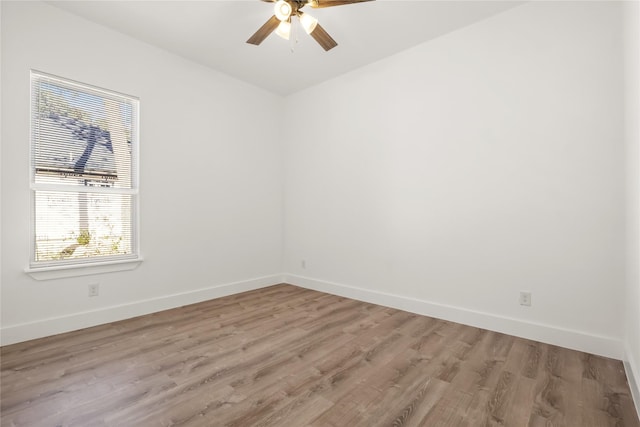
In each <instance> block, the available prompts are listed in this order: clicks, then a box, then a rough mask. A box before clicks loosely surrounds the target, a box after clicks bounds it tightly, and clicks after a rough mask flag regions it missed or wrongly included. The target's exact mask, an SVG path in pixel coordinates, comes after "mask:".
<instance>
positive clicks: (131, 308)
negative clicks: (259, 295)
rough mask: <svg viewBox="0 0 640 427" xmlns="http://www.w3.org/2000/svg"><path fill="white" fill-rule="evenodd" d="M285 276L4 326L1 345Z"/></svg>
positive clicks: (278, 280)
mask: <svg viewBox="0 0 640 427" xmlns="http://www.w3.org/2000/svg"><path fill="white" fill-rule="evenodd" d="M283 280H284V277H283V276H281V275H273V276H265V277H259V278H255V279H250V280H244V281H240V282H234V283H226V284H223V285H218V286H212V287H209V288H203V289H198V290H195V291H190V292H184V293H179V294H173V295H166V296H162V297H158V298H152V299H148V300H142V301H136V302H133V303H128V304H122V305H118V306H112V307H105V308H101V309H99V310H92V311H85V312H80V313H74V314H70V315H67V316H60V317H54V318H49V319H42V320H38V321H35V322H29V323H22V324H18V325H10V326H5V327H3V328H2V329H1V330H0V343H1V345H9V344H15V343H18V342H22V341H28V340H32V339H36V338H42V337H46V336H50V335H57V334H61V333H64V332H70V331H74V330H78V329H84V328H88V327H91V326H97V325H102V324H105V323H111V322H116V321H119V320H124V319H130V318H132V317H137V316H142V315H145V314H150V313H156V312H158V311H162V310H168V309H171V308H176V307H181V306H183V305H189V304H194V303H197V302H202V301H207V300H210V299H215V298H220V297H224V296H228V295H233V294H237V293H240V292H246V291H251V290H254V289H259V288H264V287H267V286H271V285H276V284H278V283H282V282H283Z"/></svg>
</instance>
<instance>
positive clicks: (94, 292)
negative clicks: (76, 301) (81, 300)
mask: <svg viewBox="0 0 640 427" xmlns="http://www.w3.org/2000/svg"><path fill="white" fill-rule="evenodd" d="M99 294H100V284H99V283H91V284H90V285H89V296H90V297H97V296H98V295H99Z"/></svg>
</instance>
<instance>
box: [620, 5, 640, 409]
mask: <svg viewBox="0 0 640 427" xmlns="http://www.w3.org/2000/svg"><path fill="white" fill-rule="evenodd" d="M624 17H625V29H626V31H625V139H626V147H627V153H626V160H627V293H626V298H625V301H626V319H625V320H626V323H625V347H626V352H625V353H626V354H625V359H624V361H625V368H626V370H627V377H628V378H629V385H630V386H631V391H632V392H633V393H634V398H635V401H636V407H637V408H638V411H640V387H639V384H640V84H639V83H640V4H639V3H638V2H637V1H634V2H626V3H625V9H624Z"/></svg>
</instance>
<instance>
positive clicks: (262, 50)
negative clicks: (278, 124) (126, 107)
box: [48, 0, 521, 95]
mask: <svg viewBox="0 0 640 427" xmlns="http://www.w3.org/2000/svg"><path fill="white" fill-rule="evenodd" d="M48 3H49V4H52V5H54V6H56V7H59V8H61V9H64V10H67V11H69V12H71V13H74V14H76V15H79V16H82V17H84V18H86V19H89V20H91V21H94V22H96V23H99V24H102V25H105V26H108V27H111V28H113V29H115V30H117V31H120V32H122V33H125V34H128V35H130V36H132V37H135V38H137V39H140V40H143V41H145V42H147V43H150V44H153V45H156V46H158V47H161V48H163V49H166V50H168V51H170V52H173V53H175V54H178V55H180V56H183V57H185V58H188V59H190V60H193V61H195V62H198V63H200V64H203V65H206V66H208V67H211V68H213V69H215V70H218V71H221V72H223V73H226V74H228V75H231V76H234V77H236V78H238V79H241V80H244V81H246V82H249V83H251V84H253V85H256V86H259V87H262V88H264V89H266V90H269V91H271V92H275V93H278V94H281V95H288V94H290V93H293V92H296V91H299V90H301V89H304V88H306V87H309V86H312V85H314V84H317V83H320V82H322V81H325V80H328V79H331V78H333V77H336V76H338V75H340V74H343V73H345V72H347V71H350V70H353V69H356V68H358V67H361V66H363V65H366V64H369V63H371V62H374V61H377V60H379V59H382V58H384V57H387V56H390V55H393V54H395V53H397V52H400V51H403V50H405V49H408V48H410V47H412V46H415V45H417V44H420V43H423V42H425V41H427V40H431V39H433V38H436V37H439V36H441V35H443V34H446V33H448V32H451V31H454V30H456V29H458V28H461V27H464V26H467V25H469V24H472V23H474V22H477V21H480V20H482V19H485V18H488V17H490V16H492V15H495V14H497V13H500V12H502V11H504V10H506V9H509V8H512V7H514V6H517V5H518V4H521V2H515V1H482V0H472V1H455V0H445V1H416V0H414V1H404V0H377V1H372V2H366V3H360V4H352V5H347V6H338V7H330V8H323V9H311V8H309V7H306V8H305V12H307V13H310V14H312V15H313V16H315V17H316V18H318V20H319V22H320V23H321V24H322V26H323V27H324V28H325V30H327V32H328V33H329V34H331V36H332V37H333V38H334V39H335V40H336V41H337V42H338V46H337V47H336V48H334V49H332V50H330V51H329V52H325V51H324V50H323V49H322V48H321V47H320V46H319V45H318V44H317V43H316V42H315V40H313V39H312V38H311V37H310V36H308V35H307V34H306V33H305V32H304V30H302V28H299V31H298V38H297V39H298V42H297V44H294V43H292V42H289V41H286V40H283V39H281V38H280V37H278V36H277V35H276V34H275V33H274V34H271V35H270V36H269V37H268V38H267V39H266V40H265V41H264V42H263V43H262V44H261V45H260V46H254V45H250V44H247V43H245V42H246V40H247V39H248V38H249V36H251V35H252V34H253V33H254V32H255V31H256V30H257V29H258V28H259V27H260V26H261V25H262V24H263V23H264V22H265V21H266V20H267V19H268V18H270V17H271V16H272V15H273V5H272V4H271V3H265V2H262V1H258V0H232V1H220V0H210V1H113V0H112V1H50V2H48ZM292 47H293V48H294V49H293V52H292Z"/></svg>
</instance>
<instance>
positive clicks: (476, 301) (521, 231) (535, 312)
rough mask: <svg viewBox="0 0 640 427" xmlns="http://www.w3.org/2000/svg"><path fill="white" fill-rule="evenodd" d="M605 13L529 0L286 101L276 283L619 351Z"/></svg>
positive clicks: (603, 6)
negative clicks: (295, 120)
mask: <svg viewBox="0 0 640 427" xmlns="http://www.w3.org/2000/svg"><path fill="white" fill-rule="evenodd" d="M621 22H622V15H621V5H620V3H606V2H602V3H599V2H584V3H582V2H580V3H578V2H535V3H529V4H526V5H523V6H520V7H518V8H515V9H512V10H510V11H507V12H504V13H502V14H500V15H497V16H495V17H493V18H490V19H488V20H486V21H483V22H480V23H477V24H474V25H472V26H469V27H467V28H464V29H462V30H459V31H457V32H454V33H451V34H449V35H446V36H444V37H441V38H439V39H437V40H434V41H431V42H428V43H425V44H422V45H419V46H417V47H415V48H413V49H411V50H408V51H405V52H403V53H400V54H398V55H395V56H393V57H390V58H387V59H385V60H382V61H380V62H378V63H375V64H372V65H369V66H367V67H364V68H362V69H359V70H356V71H354V72H351V73H349V74H347V75H344V76H341V77H339V78H336V79H334V80H332V81H329V82H326V83H325V84H322V85H319V86H317V87H314V88H311V89H308V90H306V91H303V92H300V93H297V94H295V95H293V96H291V97H289V98H287V100H286V108H287V111H288V113H289V116H294V113H296V112H299V111H306V112H308V114H306V115H305V120H303V121H302V122H301V123H300V127H299V128H298V129H290V130H289V131H288V134H287V135H286V138H285V141H287V145H286V154H285V170H286V172H285V194H286V200H285V218H286V228H285V270H286V271H287V273H288V280H289V281H290V282H292V283H296V284H300V285H303V286H309V287H314V288H317V289H324V290H330V291H332V292H335V293H341V294H343V295H347V296H355V297H358V298H361V299H366V300H370V301H373V302H378V303H382V304H387V305H392V306H397V307H400V308H405V309H409V310H413V311H417V312H421V313H425V314H431V315H435V316H438V317H443V318H447V319H451V320H455V321H461V322H464V323H470V324H475V325H477V326H481V327H485V328H489V329H494V330H499V331H503V332H507V333H512V334H515V335H520V336H525V337H529V338H533V339H539V340H541V341H546V342H551V343H555V344H559V345H564V346H566V347H571V348H579V349H581V350H587V351H591V352H594V353H599V354H605V355H609V356H614V357H621V356H622V341H621V340H622V331H621V328H620V325H622V323H623V312H622V310H621V302H622V301H623V299H624V226H625V224H624V168H623V165H624V144H623V132H622V128H623V120H622V116H623V109H622V107H623V87H622V79H621V75H622V30H621V27H622V26H621ZM302 260H305V262H306V268H303V267H302ZM520 290H528V291H531V292H532V293H533V306H532V307H522V306H520V305H519V304H518V295H519V291H520Z"/></svg>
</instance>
